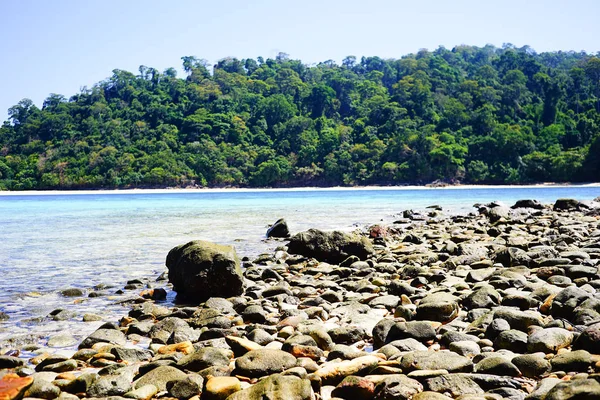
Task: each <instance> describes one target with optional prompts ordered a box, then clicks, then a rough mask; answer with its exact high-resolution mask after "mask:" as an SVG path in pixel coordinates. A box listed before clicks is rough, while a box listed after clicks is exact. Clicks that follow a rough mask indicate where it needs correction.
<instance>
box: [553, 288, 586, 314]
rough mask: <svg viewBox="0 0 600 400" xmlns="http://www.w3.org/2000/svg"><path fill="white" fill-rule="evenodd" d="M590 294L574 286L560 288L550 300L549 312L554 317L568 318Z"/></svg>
mask: <svg viewBox="0 0 600 400" xmlns="http://www.w3.org/2000/svg"><path fill="white" fill-rule="evenodd" d="M589 297H591V295H590V294H589V293H588V292H586V291H585V290H583V289H580V288H578V287H576V286H569V287H567V288H566V289H563V290H561V291H560V292H559V293H558V294H557V295H556V297H555V298H554V300H553V301H552V308H551V310H550V311H551V314H552V316H553V317H554V318H565V319H570V318H571V317H572V315H573V312H574V310H575V308H577V307H578V306H579V305H580V304H581V303H583V302H584V301H585V300H586V299H588V298H589Z"/></svg>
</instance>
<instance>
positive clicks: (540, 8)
mask: <svg viewBox="0 0 600 400" xmlns="http://www.w3.org/2000/svg"><path fill="white" fill-rule="evenodd" d="M598 16H600V1H597V0H563V1H558V0H497V1H487V0H419V1H405V0H369V1H367V0H303V1H293V2H292V1H285V0H254V1H248V0H246V1H238V0H227V1H218V0H211V1H201V0H174V1H164V0H163V1H158V0H144V1H139V0H49V1H46V0H14V1H13V0H0V21H1V23H0V49H1V51H2V53H1V54H2V55H1V57H0V121H2V120H5V119H6V118H7V115H8V114H7V110H8V108H9V107H11V106H12V105H14V104H16V103H17V102H18V101H19V100H21V99H23V98H30V99H32V100H33V101H34V102H35V103H36V104H37V105H38V106H39V107H41V105H42V102H43V100H44V99H45V98H46V97H47V96H48V94H50V93H59V94H63V95H65V96H66V97H67V98H68V97H70V96H72V95H73V94H76V93H78V92H79V90H80V88H81V87H83V86H88V87H90V86H92V85H93V84H95V83H97V82H99V81H101V80H103V79H106V78H107V77H109V76H110V75H111V71H112V70H113V69H116V68H118V69H123V70H128V71H132V72H137V70H138V67H139V66H140V65H146V66H149V67H154V68H156V69H158V70H160V71H163V70H164V69H166V68H168V67H176V68H178V69H180V66H181V60H180V58H181V57H182V56H187V55H193V56H197V57H198V58H205V59H207V60H208V61H209V62H211V63H214V62H216V61H217V60H219V59H221V58H224V57H228V56H232V57H238V58H248V57H251V58H256V57H258V56H263V57H265V58H268V57H274V56H275V55H276V54H277V53H278V52H285V53H288V54H289V55H290V57H292V58H294V59H301V60H302V61H303V62H305V63H316V62H319V61H325V60H329V59H333V60H335V61H337V62H340V61H341V60H342V59H343V58H344V57H345V56H348V55H355V56H357V57H361V56H363V55H365V56H380V57H383V58H400V57H401V56H402V55H404V54H407V53H412V52H416V51H418V50H419V49H421V48H427V49H430V50H433V49H435V48H437V47H438V46H440V45H443V46H445V47H447V48H452V47H454V46H455V45H458V44H469V45H477V46H483V45H485V44H488V43H490V44H493V45H496V46H502V44H503V43H513V44H514V45H516V46H519V47H520V46H523V45H529V46H531V47H532V48H533V49H535V50H536V51H538V52H542V51H554V50H575V51H580V50H585V51H587V52H592V53H596V52H598V51H599V50H600V43H599V42H598V38H599V37H600V24H598V21H597V19H598Z"/></svg>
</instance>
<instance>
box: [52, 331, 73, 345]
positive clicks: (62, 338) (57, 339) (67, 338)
mask: <svg viewBox="0 0 600 400" xmlns="http://www.w3.org/2000/svg"><path fill="white" fill-rule="evenodd" d="M76 343H77V339H75V338H74V337H73V335H71V334H69V333H59V334H58V335H54V336H51V337H50V338H49V339H48V347H69V346H73V345H75V344H76Z"/></svg>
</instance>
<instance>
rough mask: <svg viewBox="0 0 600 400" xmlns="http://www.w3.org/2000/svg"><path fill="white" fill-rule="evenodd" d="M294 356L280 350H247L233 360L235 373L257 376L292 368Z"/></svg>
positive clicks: (294, 361)
mask: <svg viewBox="0 0 600 400" xmlns="http://www.w3.org/2000/svg"><path fill="white" fill-rule="evenodd" d="M295 364H296V357H294V356H292V355H291V354H289V353H286V352H285V351H282V350H274V349H262V350H253V351H249V352H248V353H246V354H245V355H243V356H242V357H239V358H237V359H236V360H235V370H236V374H237V375H242V376H247V377H250V378H258V377H261V376H266V375H271V374H276V373H280V372H283V371H285V370H286V369H288V368H292V367H293V366H295Z"/></svg>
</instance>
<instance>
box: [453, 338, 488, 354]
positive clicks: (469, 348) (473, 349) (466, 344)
mask: <svg viewBox="0 0 600 400" xmlns="http://www.w3.org/2000/svg"><path fill="white" fill-rule="evenodd" d="M449 349H450V351H452V352H454V353H456V354H459V355H461V356H466V357H469V356H471V357H472V356H476V355H477V354H479V353H481V349H480V348H479V345H478V344H477V343H475V342H473V341H470V340H462V341H458V342H451V343H450V347H449Z"/></svg>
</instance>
